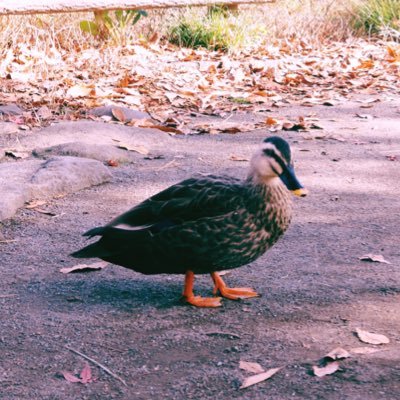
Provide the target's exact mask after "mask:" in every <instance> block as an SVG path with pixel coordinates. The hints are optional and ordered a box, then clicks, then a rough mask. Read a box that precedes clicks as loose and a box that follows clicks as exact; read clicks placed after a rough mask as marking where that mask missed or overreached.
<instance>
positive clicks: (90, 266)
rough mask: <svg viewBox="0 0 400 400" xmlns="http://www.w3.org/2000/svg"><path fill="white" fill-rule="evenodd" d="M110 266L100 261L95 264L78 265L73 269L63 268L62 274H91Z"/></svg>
mask: <svg viewBox="0 0 400 400" xmlns="http://www.w3.org/2000/svg"><path fill="white" fill-rule="evenodd" d="M107 265H108V263H107V262H105V261H98V262H95V263H93V264H78V265H75V266H73V267H66V268H61V269H60V272H62V273H63V274H70V273H79V272H91V271H97V270H99V269H103V268H105V267H106V266H107Z"/></svg>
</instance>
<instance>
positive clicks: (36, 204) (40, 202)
mask: <svg viewBox="0 0 400 400" xmlns="http://www.w3.org/2000/svg"><path fill="white" fill-rule="evenodd" d="M45 204H46V201H44V200H31V201H27V202H26V203H25V208H27V209H28V210H30V209H32V208H36V207H40V206H44V205H45Z"/></svg>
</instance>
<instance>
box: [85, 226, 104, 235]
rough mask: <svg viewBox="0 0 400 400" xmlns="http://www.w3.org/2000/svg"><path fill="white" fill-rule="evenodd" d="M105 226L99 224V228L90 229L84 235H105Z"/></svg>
mask: <svg viewBox="0 0 400 400" xmlns="http://www.w3.org/2000/svg"><path fill="white" fill-rule="evenodd" d="M106 229H107V228H106V227H105V226H98V227H97V228H93V229H90V230H89V231H87V232H85V233H84V234H83V235H82V236H89V237H93V236H103V234H104V232H105V231H106Z"/></svg>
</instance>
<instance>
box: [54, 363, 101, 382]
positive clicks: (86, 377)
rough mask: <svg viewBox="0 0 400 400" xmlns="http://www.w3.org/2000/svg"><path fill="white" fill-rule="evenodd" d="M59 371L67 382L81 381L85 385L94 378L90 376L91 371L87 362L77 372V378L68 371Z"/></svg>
mask: <svg viewBox="0 0 400 400" xmlns="http://www.w3.org/2000/svg"><path fill="white" fill-rule="evenodd" d="M61 373H62V374H63V376H64V378H65V379H66V380H67V381H68V382H72V383H83V384H84V385H85V384H87V383H90V382H93V381H94V379H93V378H92V371H91V369H90V365H89V364H88V363H85V366H84V367H83V369H82V371H81V373H80V374H79V378H78V377H77V376H75V375H74V374H72V373H71V372H68V371H62V372H61Z"/></svg>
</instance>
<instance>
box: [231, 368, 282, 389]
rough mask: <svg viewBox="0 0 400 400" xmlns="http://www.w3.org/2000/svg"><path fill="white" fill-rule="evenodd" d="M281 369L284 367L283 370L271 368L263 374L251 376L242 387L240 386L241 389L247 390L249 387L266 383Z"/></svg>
mask: <svg viewBox="0 0 400 400" xmlns="http://www.w3.org/2000/svg"><path fill="white" fill-rule="evenodd" d="M280 369H282V367H281V368H271V369H269V370H268V371H265V372H262V373H261V374H257V375H252V376H249V377H248V378H246V379H245V380H244V381H243V383H242V386H240V388H239V389H246V388H248V387H249V386H253V385H256V384H257V383H260V382H264V381H266V380H267V379H269V378H271V377H272V376H274V375H275V374H276V373H277V372H278V371H279V370H280Z"/></svg>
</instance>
